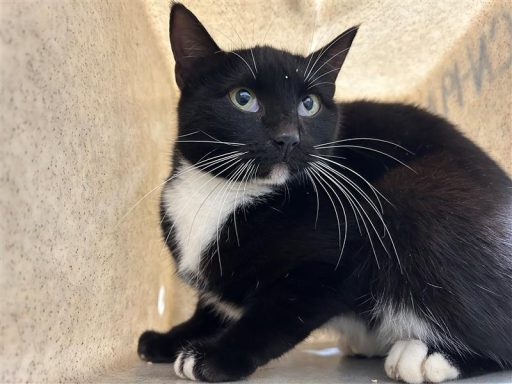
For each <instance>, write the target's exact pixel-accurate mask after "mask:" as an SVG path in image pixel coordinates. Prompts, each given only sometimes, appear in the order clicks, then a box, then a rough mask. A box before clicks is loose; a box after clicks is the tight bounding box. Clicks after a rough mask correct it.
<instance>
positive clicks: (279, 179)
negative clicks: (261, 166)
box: [257, 163, 290, 185]
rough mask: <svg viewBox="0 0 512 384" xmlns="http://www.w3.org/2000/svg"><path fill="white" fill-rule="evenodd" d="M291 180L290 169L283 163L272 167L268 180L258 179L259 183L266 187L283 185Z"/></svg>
mask: <svg viewBox="0 0 512 384" xmlns="http://www.w3.org/2000/svg"><path fill="white" fill-rule="evenodd" d="M289 178H290V168H289V167H288V166H287V165H286V164H283V163H280V164H276V165H274V166H273V167H272V169H271V171H270V173H269V175H268V177H267V178H266V179H258V180H257V183H260V184H264V185H282V184H284V183H286V181H287V180H288V179H289Z"/></svg>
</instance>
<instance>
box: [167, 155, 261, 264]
mask: <svg viewBox="0 0 512 384" xmlns="http://www.w3.org/2000/svg"><path fill="white" fill-rule="evenodd" d="M190 166H191V164H189V163H187V162H186V161H182V164H181V167H180V169H181V170H184V169H187V170H186V171H182V172H183V173H182V174H180V175H179V176H177V177H176V179H174V180H172V181H171V182H169V183H168V184H167V185H166V189H165V191H164V195H163V199H164V205H165V210H166V214H167V215H168V216H169V217H171V218H172V220H173V222H174V223H175V224H174V228H173V229H172V230H173V231H174V236H175V238H176V240H177V242H178V244H179V247H180V251H181V258H180V260H179V265H178V270H179V272H181V273H186V272H192V273H198V272H199V271H198V269H199V263H200V261H201V254H202V252H203V251H204V250H205V249H206V248H207V247H208V246H209V245H210V244H211V243H212V242H213V241H215V240H216V235H217V231H220V229H221V227H222V225H223V224H224V223H225V221H226V219H227V218H228V217H229V215H230V214H232V213H233V211H234V210H235V209H236V208H237V207H240V206H242V205H246V204H250V203H251V202H252V201H254V200H255V199H256V198H258V197H261V196H263V195H265V194H268V193H271V189H270V187H269V186H265V185H260V184H255V183H247V185H245V183H241V182H235V183H232V184H229V183H228V181H227V180H226V179H224V178H221V177H215V176H213V175H212V174H210V173H208V172H203V171H201V170H199V169H197V168H191V169H190V170H188V167H190ZM233 168H234V169H235V167H233ZM244 188H245V189H244Z"/></svg>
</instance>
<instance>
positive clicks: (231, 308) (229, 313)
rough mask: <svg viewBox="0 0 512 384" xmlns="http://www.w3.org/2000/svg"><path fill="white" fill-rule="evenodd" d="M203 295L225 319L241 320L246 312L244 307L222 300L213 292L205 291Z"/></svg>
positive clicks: (207, 302)
mask: <svg viewBox="0 0 512 384" xmlns="http://www.w3.org/2000/svg"><path fill="white" fill-rule="evenodd" d="M201 297H202V299H203V300H204V302H205V303H206V304H210V305H211V306H212V307H213V308H214V310H215V312H217V313H218V314H219V315H220V316H222V317H224V318H225V319H229V320H239V319H240V318H241V317H242V315H243V313H244V312H243V309H242V308H240V307H237V306H236V305H234V304H232V303H228V302H226V301H222V300H221V299H220V298H219V297H218V296H216V295H214V294H212V293H209V292H206V293H203V294H201Z"/></svg>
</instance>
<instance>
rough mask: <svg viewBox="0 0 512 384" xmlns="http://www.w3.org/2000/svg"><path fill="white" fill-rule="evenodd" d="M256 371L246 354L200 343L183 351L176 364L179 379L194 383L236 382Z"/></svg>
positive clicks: (175, 368) (175, 369) (175, 370)
mask: <svg viewBox="0 0 512 384" xmlns="http://www.w3.org/2000/svg"><path fill="white" fill-rule="evenodd" d="M255 369H256V366H254V365H253V364H252V362H250V359H248V358H246V357H245V355H244V354H241V353H236V352H232V351H231V350H223V349H219V348H217V347H215V346H213V345H208V344H199V343H198V344H195V345H190V346H188V347H187V348H185V349H183V350H182V351H181V352H180V353H179V354H178V357H177V358H176V361H175V362H174V372H175V373H176V375H177V376H178V377H181V378H182V379H189V380H194V381H206V382H224V381H235V380H240V379H243V378H244V377H246V376H249V375H250V374H251V373H252V372H254V370H255Z"/></svg>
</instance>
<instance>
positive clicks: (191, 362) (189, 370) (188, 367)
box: [183, 356, 197, 380]
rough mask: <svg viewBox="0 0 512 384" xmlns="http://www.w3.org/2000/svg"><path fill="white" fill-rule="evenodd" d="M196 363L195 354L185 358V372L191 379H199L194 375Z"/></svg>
mask: <svg viewBox="0 0 512 384" xmlns="http://www.w3.org/2000/svg"><path fill="white" fill-rule="evenodd" d="M195 365H196V360H195V358H194V356H187V357H186V358H185V362H184V363H183V374H184V375H185V377H186V378H188V379H190V380H197V379H196V376H195V375H194V367H195Z"/></svg>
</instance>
